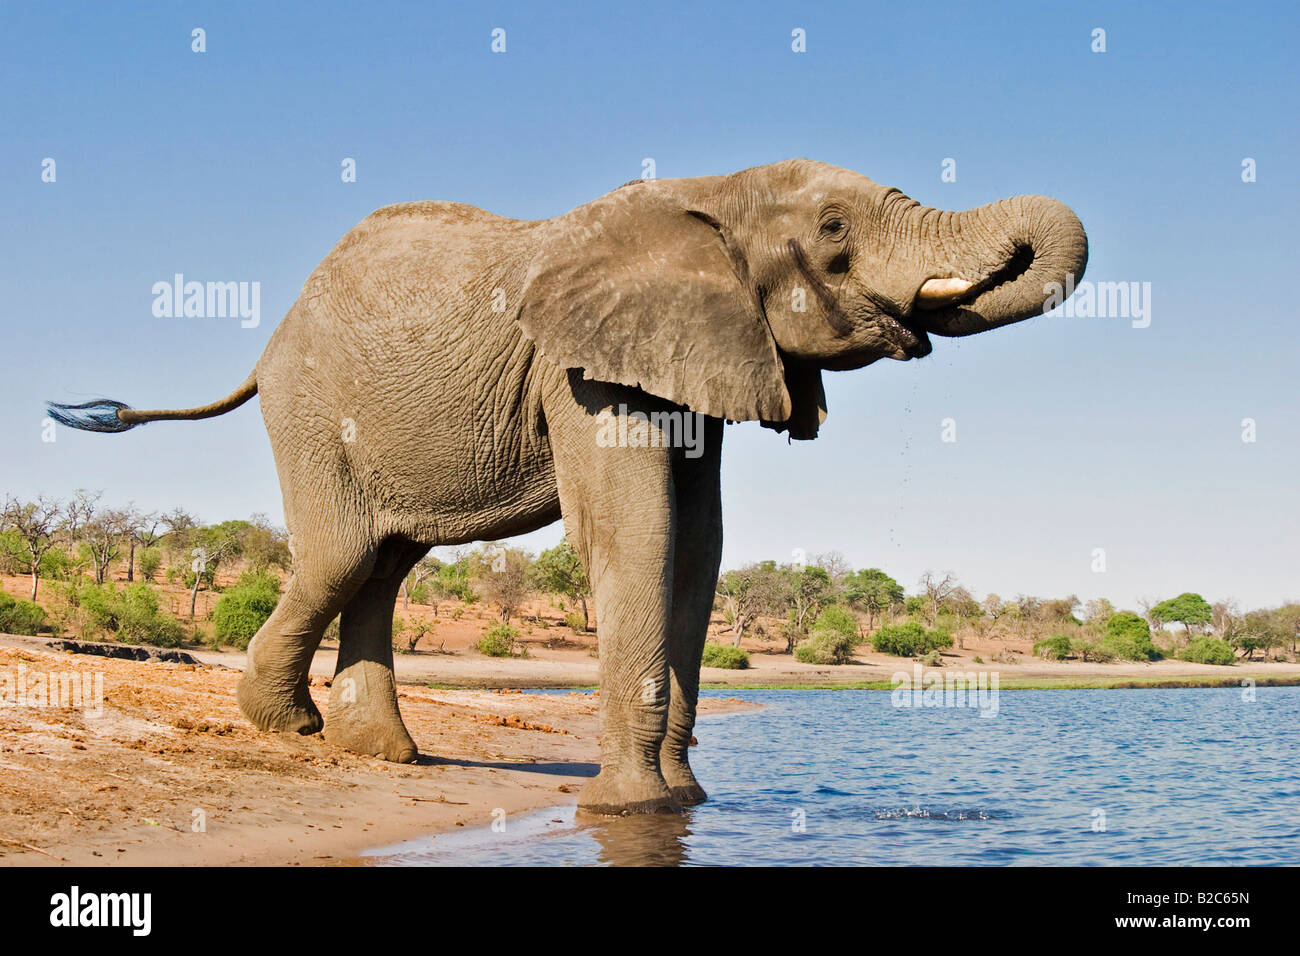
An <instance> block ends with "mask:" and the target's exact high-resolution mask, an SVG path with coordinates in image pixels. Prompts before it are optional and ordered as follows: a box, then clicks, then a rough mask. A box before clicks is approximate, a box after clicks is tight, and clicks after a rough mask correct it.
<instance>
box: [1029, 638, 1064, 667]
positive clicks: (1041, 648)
mask: <svg viewBox="0 0 1300 956" xmlns="http://www.w3.org/2000/svg"><path fill="white" fill-rule="evenodd" d="M1034 656H1035V657H1041V658H1043V659H1045V660H1049V661H1063V660H1065V659H1066V658H1067V657H1069V656H1070V636H1069V635H1068V634H1053V635H1052V636H1051V637H1048V638H1045V639H1043V640H1041V641H1039V642H1038V643H1037V644H1035V645H1034Z"/></svg>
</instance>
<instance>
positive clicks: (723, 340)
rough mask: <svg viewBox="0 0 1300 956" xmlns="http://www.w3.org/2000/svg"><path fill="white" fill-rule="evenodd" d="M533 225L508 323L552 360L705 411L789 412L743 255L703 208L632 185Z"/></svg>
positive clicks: (753, 416)
mask: <svg viewBox="0 0 1300 956" xmlns="http://www.w3.org/2000/svg"><path fill="white" fill-rule="evenodd" d="M542 228H543V229H544V233H543V237H542V240H541V244H540V246H539V248H538V251H537V253H536V255H535V256H534V258H533V261H532V264H531V266H530V268H529V270H528V275H527V277H526V279H525V281H524V288H523V294H522V301H521V305H520V309H519V322H520V325H521V326H522V327H523V331H524V334H525V335H527V336H528V337H529V338H530V339H532V340H533V341H534V342H535V343H536V344H537V347H538V348H539V349H540V350H541V352H542V354H543V355H544V356H545V357H546V358H547V359H549V360H550V361H551V362H552V363H554V364H556V365H559V366H561V367H562V368H580V369H582V370H583V375H584V377H585V378H589V379H597V380H599V381H606V382H616V383H618V384H621V385H632V386H638V387H640V388H641V389H643V390H645V391H646V392H649V393H650V394H652V395H657V396H659V397H660V398H665V399H668V400H669V401H671V402H676V403H677V404H680V405H685V406H686V407H688V408H690V409H691V410H693V411H697V412H702V413H704V414H705V415H711V416H713V417H716V418H727V419H731V420H733V421H760V420H766V421H772V422H786V421H788V420H789V419H790V417H791V402H790V394H789V392H788V391H787V390H786V382H785V375H784V369H783V366H782V362H781V356H780V354H779V353H778V352H777V348H776V343H775V341H774V340H773V338H772V332H771V329H769V328H768V325H767V320H766V318H765V317H764V315H763V309H762V306H761V304H760V303H759V300H758V296H757V294H756V292H755V291H754V289H753V288H752V287H751V285H750V283H749V281H748V273H747V268H746V265H745V262H744V259H743V258H741V257H740V256H739V255H737V254H736V253H735V251H734V250H733V249H732V248H731V247H729V246H728V244H727V240H726V237H725V235H724V234H723V230H722V227H721V226H719V225H718V224H717V223H716V222H715V221H714V220H712V219H711V218H710V217H709V216H708V215H706V214H704V213H702V212H698V211H693V210H691V209H690V208H688V207H687V206H686V205H684V204H683V203H681V202H680V201H678V200H677V199H676V198H675V197H673V196H672V195H671V194H670V193H668V192H667V190H665V189H664V188H662V187H661V186H659V185H658V184H655V183H639V184H629V185H627V186H624V187H622V188H620V189H616V190H614V192H612V193H609V194H608V195H606V196H603V197H601V198H600V199H597V200H596V201H594V202H590V203H587V204H586V205H585V206H579V207H578V208H577V209H575V210H573V211H572V212H570V213H568V214H567V215H565V216H561V217H559V218H558V219H554V220H552V221H551V222H549V223H547V224H546V225H545V226H543V227H542Z"/></svg>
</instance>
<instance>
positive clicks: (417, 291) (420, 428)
mask: <svg viewBox="0 0 1300 956" xmlns="http://www.w3.org/2000/svg"><path fill="white" fill-rule="evenodd" d="M535 233H536V230H535V229H534V224H532V223H528V222H523V221H520V220H511V219H505V218H503V217H500V216H494V215H493V214H491V213H486V212H484V211H483V210H479V209H475V208H474V207H472V206H465V205H462V204H457V203H440V202H419V203H402V204H399V205H397V206H388V207H385V208H383V209H380V210H378V211H377V212H375V213H373V214H372V215H370V216H369V217H367V218H366V219H365V220H364V221H363V222H361V223H360V224H358V225H357V226H356V227H355V228H354V229H353V230H352V231H351V232H349V233H348V235H347V236H345V237H344V238H343V239H342V240H341V241H340V242H339V243H338V245H337V246H335V248H334V249H333V251H331V252H330V254H329V255H328V256H327V257H326V258H325V260H324V261H323V262H322V263H321V264H320V266H319V267H318V268H317V269H316V271H315V272H314V273H313V274H312V276H311V278H310V279H308V281H307V283H306V284H305V285H304V287H303V291H302V294H301V295H300V297H299V299H298V301H297V302H296V303H295V304H294V306H293V308H292V309H291V310H290V312H289V314H288V315H286V317H285V318H284V320H283V321H282V322H281V323H280V327H279V328H277V329H276V331H275V333H274V335H273V336H272V339H271V342H270V343H269V344H268V346H267V348H266V351H265V353H264V354H263V356H262V358H261V360H260V361H259V362H258V367H257V380H258V390H259V393H260V395H261V401H262V411H263V416H264V418H265V419H266V422H267V429H268V431H269V432H270V433H271V439H272V446H273V448H274V449H275V451H276V456H277V462H282V461H283V460H290V461H293V462H295V463H302V464H301V467H303V468H307V469H308V470H313V469H316V468H317V467H318V466H319V464H320V463H327V466H328V469H329V470H337V471H340V472H341V473H346V474H348V475H350V476H351V477H350V478H349V482H350V483H351V484H352V485H353V486H354V487H357V488H358V489H360V490H362V491H363V493H364V494H365V496H366V498H367V499H368V500H369V501H371V502H372V505H373V506H375V507H378V508H379V509H380V510H381V511H382V512H383V513H384V514H386V515H390V516H392V515H404V516H406V519H410V520H416V521H417V523H419V522H422V523H421V524H419V527H420V528H425V529H427V528H430V527H434V526H437V527H440V528H443V529H446V528H450V527H453V526H456V525H457V522H459V521H461V519H462V518H464V516H467V515H471V514H475V513H477V509H481V508H483V507H484V506H485V505H484V499H483V495H484V494H485V493H486V492H485V489H488V488H494V489H495V491H493V492H492V497H494V498H496V499H497V500H498V501H499V500H516V501H518V500H520V499H526V500H529V501H531V500H532V499H534V498H536V499H537V501H538V502H539V504H537V507H539V508H542V510H545V508H549V507H551V504H550V500H551V498H550V497H549V496H553V489H552V487H551V485H552V483H553V478H551V477H550V476H551V464H550V456H549V449H548V447H547V446H546V443H545V440H544V438H543V436H542V433H541V429H540V420H539V416H540V405H541V403H540V392H541V390H542V389H543V388H544V387H547V385H546V382H544V381H543V378H539V376H544V374H545V373H544V372H543V369H542V368H541V366H542V365H545V363H541V364H540V365H539V363H538V362H537V361H536V359H535V350H534V348H533V345H532V343H531V342H530V341H529V340H528V339H526V338H525V337H524V336H523V334H522V332H521V331H520V329H519V327H518V323H517V322H516V321H515V318H514V315H515V311H516V305H517V302H518V296H519V292H520V289H521V288H522V286H523V280H524V276H525V274H526V272H527V269H528V264H529V261H530V259H531V256H532V251H533V249H534V247H535V242H536V240H535V238H534V236H535ZM344 430H346V431H347V432H348V434H351V435H354V436H355V440H353V441H347V440H344V441H342V442H341V441H340V439H339V435H340V434H342V433H343V431H344ZM293 467H297V465H296V464H295V465H294V466H293ZM434 502H436V504H434ZM530 508H531V506H530ZM406 519H404V520H406ZM403 527H405V529H406V530H405V531H404V532H403V533H408V534H411V535H414V534H415V528H416V526H415V525H404V526H403ZM430 533H431V532H430ZM417 539H418V540H425V538H423V537H419V538H417Z"/></svg>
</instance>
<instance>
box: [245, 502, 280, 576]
mask: <svg viewBox="0 0 1300 956" xmlns="http://www.w3.org/2000/svg"><path fill="white" fill-rule="evenodd" d="M239 524H240V525H242V527H241V528H240V529H239V531H238V532H237V533H238V536H239V551H240V554H241V556H242V557H243V558H244V560H245V561H247V562H248V568H249V570H251V571H256V572H259V573H260V572H263V571H269V570H270V569H271V568H273V567H274V568H283V569H288V567H289V565H290V564H291V563H292V558H291V555H290V554H289V533H288V532H287V531H285V530H284V529H283V528H281V527H278V526H277V525H273V524H271V520H270V519H269V518H268V517H267V516H266V515H264V514H255V515H253V516H252V517H251V518H249V520H248V521H242V522H239Z"/></svg>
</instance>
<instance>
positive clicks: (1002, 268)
mask: <svg viewBox="0 0 1300 956" xmlns="http://www.w3.org/2000/svg"><path fill="white" fill-rule="evenodd" d="M917 212H918V214H919V215H920V221H919V223H918V226H919V231H920V233H921V236H922V242H923V243H924V244H925V247H926V250H927V251H926V252H923V255H924V256H925V257H926V258H927V259H929V260H930V262H931V263H932V264H933V267H934V268H933V272H932V275H933V278H932V279H931V280H930V281H927V282H926V283H925V284H924V285H923V286H922V287H921V290H920V291H919V292H918V295H917V299H916V308H917V310H918V311H917V313H916V315H915V319H916V321H917V322H918V324H920V325H921V326H923V327H924V328H925V330H926V331H928V332H933V333H935V334H937V335H949V336H956V335H972V334H974V333H976V332H983V331H985V330H987V329H993V328H997V327H998V326H1000V325H1007V324H1008V323H1011V322H1019V321H1020V320H1021V319H1027V318H1029V317H1031V316H1035V315H1038V314H1040V313H1041V312H1043V311H1044V307H1045V305H1046V304H1047V302H1048V300H1049V299H1051V298H1052V295H1053V293H1054V292H1059V291H1060V290H1061V289H1062V287H1064V286H1066V285H1067V282H1068V283H1069V285H1070V287H1073V284H1074V283H1077V282H1078V281H1079V280H1080V279H1081V278H1082V277H1083V270H1084V267H1085V266H1086V265H1087V263H1088V237H1087V236H1086V235H1085V234H1084V231H1083V226H1082V225H1081V224H1080V222H1079V219H1078V217H1077V216H1075V214H1074V213H1073V212H1071V211H1070V209H1069V208H1068V207H1066V206H1065V205H1063V204H1061V203H1059V202H1057V201H1056V200H1055V199H1048V198H1047V197H1046V196H1013V197H1012V198H1010V199H1003V200H1001V201H999V202H995V203H991V204H990V205H987V206H980V207H979V208H978V209H971V210H968V211H966V212H939V211H938V210H932V209H920V210H917ZM1069 276H1072V277H1073V279H1072V280H1068V279H1067V277H1069ZM1057 301H1058V302H1059V301H1060V300H1059V299H1058V300H1057Z"/></svg>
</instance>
